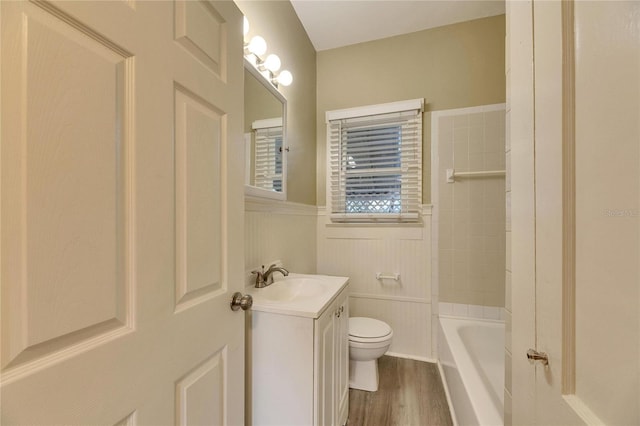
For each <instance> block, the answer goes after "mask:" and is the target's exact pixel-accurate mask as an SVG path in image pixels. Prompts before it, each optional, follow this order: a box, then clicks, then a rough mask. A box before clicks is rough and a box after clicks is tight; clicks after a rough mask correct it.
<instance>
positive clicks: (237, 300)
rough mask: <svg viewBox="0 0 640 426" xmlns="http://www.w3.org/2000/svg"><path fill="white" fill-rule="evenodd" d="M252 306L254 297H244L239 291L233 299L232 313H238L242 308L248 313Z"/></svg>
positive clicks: (247, 295)
mask: <svg viewBox="0 0 640 426" xmlns="http://www.w3.org/2000/svg"><path fill="white" fill-rule="evenodd" d="M252 305H253V297H251V295H250V294H245V295H244V296H243V295H242V293H240V292H239V291H238V292H235V293H233V297H232V298H231V310H232V311H237V310H238V309H240V308H242V310H243V311H246V310H247V309H250V308H251V306H252Z"/></svg>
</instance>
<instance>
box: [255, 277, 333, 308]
mask: <svg viewBox="0 0 640 426" xmlns="http://www.w3.org/2000/svg"><path fill="white" fill-rule="evenodd" d="M326 292H327V285H326V284H325V283H324V282H322V280H320V279H317V278H310V277H304V278H302V277H291V278H285V279H283V280H281V281H276V282H274V283H273V284H271V285H270V286H268V287H265V288H262V289H260V290H259V294H260V297H261V298H263V299H264V300H268V301H271V302H292V301H294V300H304V299H309V298H313V297H318V296H321V295H323V294H324V293H326Z"/></svg>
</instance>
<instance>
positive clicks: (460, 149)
mask: <svg viewBox="0 0 640 426" xmlns="http://www.w3.org/2000/svg"><path fill="white" fill-rule="evenodd" d="M435 120H438V121H437V123H435V126H437V136H436V139H435V140H434V144H436V145H437V151H436V153H437V154H436V155H435V156H434V162H436V164H437V171H435V172H436V174H435V175H436V176H437V177H438V182H437V183H434V185H437V190H434V200H436V204H437V207H438V208H439V214H438V218H439V219H438V220H439V222H438V238H437V241H438V253H437V254H438V257H439V258H440V260H439V262H438V265H439V267H440V268H441V270H440V271H439V272H438V280H439V283H438V288H439V289H440V295H439V296H440V300H443V301H446V302H452V303H458V304H460V303H462V304H472V305H488V306H496V307H503V306H504V297H505V290H504V270H505V251H506V243H505V240H504V232H505V229H506V225H505V222H506V213H505V206H506V200H505V179H504V178H502V177H486V178H475V179H457V180H456V182H455V183H447V182H446V169H448V168H453V169H455V170H456V171H458V172H464V171H482V170H501V169H504V168H505V165H506V160H505V116H504V107H503V106H485V107H477V108H465V109H462V110H451V111H450V112H447V113H445V114H443V115H439V116H436V117H435Z"/></svg>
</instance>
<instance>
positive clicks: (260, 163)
mask: <svg viewBox="0 0 640 426" xmlns="http://www.w3.org/2000/svg"><path fill="white" fill-rule="evenodd" d="M254 133H255V155H254V161H255V167H254V170H255V171H254V185H255V186H257V187H258V188H263V189H268V190H271V191H278V192H280V191H282V126H277V127H263V128H257V129H254Z"/></svg>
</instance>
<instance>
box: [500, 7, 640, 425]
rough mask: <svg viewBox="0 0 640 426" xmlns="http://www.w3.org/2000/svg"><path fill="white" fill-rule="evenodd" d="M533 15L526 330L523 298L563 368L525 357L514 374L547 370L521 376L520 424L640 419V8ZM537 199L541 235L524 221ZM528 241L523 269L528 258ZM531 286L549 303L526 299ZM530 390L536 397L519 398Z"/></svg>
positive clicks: (516, 409)
mask: <svg viewBox="0 0 640 426" xmlns="http://www.w3.org/2000/svg"><path fill="white" fill-rule="evenodd" d="M531 10H532V16H531V19H530V22H533V25H534V27H533V29H534V31H533V34H532V37H533V41H534V43H533V44H534V54H533V59H534V62H533V71H534V77H535V78H534V81H535V84H533V82H532V84H531V85H529V86H527V85H524V86H520V87H518V88H517V90H518V91H522V92H527V91H530V92H531V93H533V94H534V100H533V102H532V105H534V106H535V115H534V118H533V122H534V124H535V130H534V132H533V135H534V143H533V147H534V152H535V161H534V163H535V174H534V175H535V184H534V185H530V186H518V187H516V186H515V183H516V181H517V180H518V179H523V178H524V177H523V176H521V175H523V174H525V172H526V171H525V170H524V169H523V168H522V167H521V166H522V165H524V164H526V161H524V160H525V159H522V158H520V159H518V157H513V158H512V170H513V173H514V176H513V182H514V187H513V188H514V189H513V191H514V195H513V197H512V207H513V213H514V219H513V237H514V239H515V237H516V233H517V232H522V233H523V235H533V236H534V238H535V240H534V241H535V257H534V258H533V262H535V282H534V283H533V284H531V281H530V280H529V277H528V276H527V277H524V276H522V275H518V276H516V269H515V267H514V270H513V271H514V275H513V279H514V281H513V288H514V290H513V292H514V330H513V333H514V336H515V335H516V334H517V333H519V332H520V331H521V330H525V331H526V330H527V329H528V327H526V325H527V324H528V322H524V321H520V320H519V319H518V317H517V312H516V310H517V309H518V306H525V307H526V306H528V307H530V308H531V307H532V308H533V309H534V311H535V339H532V340H531V341H530V342H529V345H530V347H532V348H535V349H537V350H538V351H541V352H545V353H547V354H548V356H549V365H548V366H544V365H543V364H542V363H539V362H538V363H535V364H533V365H525V364H524V363H520V362H516V361H515V359H516V357H523V355H524V354H523V353H518V352H515V353H514V364H513V370H514V377H517V376H519V377H525V376H526V375H527V369H534V371H535V382H534V383H531V384H530V385H527V384H526V383H524V384H523V383H520V382H517V381H515V380H514V383H513V387H514V392H513V394H514V406H513V414H514V423H517V424H563V425H566V424H638V423H639V422H640V412H639V407H640V404H639V402H640V379H639V377H640V375H639V372H640V364H639V363H638V359H640V343H639V342H640V337H639V336H640V288H639V286H638V282H639V281H640V273H639V270H638V258H640V243H639V241H640V220H639V218H640V215H639V214H638V210H639V208H640V125H639V120H638V118H639V117H640V80H639V79H638V76H639V75H640V28H638V25H637V23H638V17H640V4H639V3H637V2H586V1H584V2H583V1H579V2H575V3H574V2H562V3H560V2H542V1H540V2H534V3H533V7H532V9H531ZM523 17H524V15H523ZM511 19H513V16H511ZM525 19H526V18H525ZM521 24H522V25H524V24H526V22H521ZM513 25H518V23H517V22H514V23H513ZM511 73H512V81H513V77H514V74H513V73H514V67H512V68H511ZM512 93H513V89H512ZM517 107H520V106H519V105H517V104H515V103H514V104H513V105H512V117H516V114H515V113H514V111H516V108H517ZM518 124H520V125H522V123H516V126H517V125H518ZM511 127H512V129H513V128H514V125H513V124H512V126H511ZM522 142H523V141H519V140H514V141H513V148H512V149H513V152H515V151H516V145H517V144H518V143H522ZM514 160H515V161H514ZM520 160H522V161H520ZM528 161H533V159H530V160H528ZM516 191H520V194H519V195H518V197H516ZM526 197H533V199H534V200H535V227H534V228H533V231H532V230H531V229H529V230H528V231H527V230H526V229H524V228H523V227H519V222H518V221H516V217H515V214H516V211H517V209H518V208H520V207H522V205H521V204H519V201H518V200H520V199H522V198H526ZM514 202H515V203H516V204H519V205H516V206H514V204H513V203H514ZM516 228H518V229H516ZM531 231H532V232H531ZM527 233H529V234H527ZM515 244H516V241H514V253H513V255H514V264H515V263H516V262H523V261H526V260H525V258H524V257H523V256H522V253H518V252H517V251H516V250H515V247H516V246H515ZM528 261H532V260H531V259H530V258H529V260H528ZM519 286H525V289H524V290H522V289H518V287H519ZM531 289H533V290H534V291H535V299H531V298H527V299H526V300H525V298H522V297H520V296H522V295H523V294H525V293H526V292H527V291H529V290H531ZM519 295H520V296H519ZM523 326H524V327H523ZM521 349H522V348H517V347H516V346H515V338H514V350H516V351H519V350H521ZM529 371H531V370H529ZM528 393H529V394H531V395H532V396H533V398H532V399H531V401H532V402H531V404H528V403H526V402H522V401H517V398H516V395H518V394H520V395H526V394H528ZM532 406H533V407H532Z"/></svg>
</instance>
